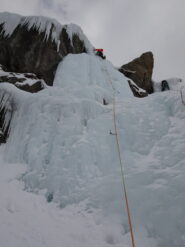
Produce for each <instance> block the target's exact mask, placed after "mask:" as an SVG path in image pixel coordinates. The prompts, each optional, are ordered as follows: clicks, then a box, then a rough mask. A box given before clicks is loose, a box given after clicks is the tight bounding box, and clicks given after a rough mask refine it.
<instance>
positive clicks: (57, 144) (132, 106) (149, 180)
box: [0, 54, 185, 247]
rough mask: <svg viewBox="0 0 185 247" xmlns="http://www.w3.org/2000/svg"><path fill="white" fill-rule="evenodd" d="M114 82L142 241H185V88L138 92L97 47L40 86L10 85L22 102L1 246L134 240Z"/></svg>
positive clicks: (9, 158) (0, 202)
mask: <svg viewBox="0 0 185 247" xmlns="http://www.w3.org/2000/svg"><path fill="white" fill-rule="evenodd" d="M109 80H111V81H112V83H113V86H114V88H115V91H116V119H117V124H118V129H119V135H120V144H121V151H122V152H121V154H122V158H123V160H124V171H125V177H126V184H127V189H128V195H129V203H130V210H131V216H132V223H133V228H134V235H135V242H136V246H137V247H148V246H150V247H169V246H173V247H182V246H185V234H184V232H185V217H184V204H185V196H184V191H185V184H184V179H185V152H184V150H185V132H184V128H185V108H184V105H183V104H182V103H181V100H180V96H179V93H178V92H176V91H166V92H158V93H155V94H153V95H150V96H148V97H146V98H142V99H140V98H135V97H133V95H132V92H131V90H130V88H129V86H128V83H127V79H126V78H124V76H123V75H122V74H121V73H119V72H118V71H117V70H116V69H114V67H113V66H112V64H111V63H110V62H108V61H105V60H102V59H101V58H99V57H95V56H93V55H89V54H79V55H72V54H71V55H68V56H67V57H65V59H64V60H63V61H62V62H61V63H60V64H59V66H58V69H57V72H56V76H55V80H54V86H53V87H47V88H46V89H44V90H43V91H40V92H38V93H37V94H28V93H25V92H22V91H21V92H20V91H19V90H18V89H17V88H15V87H13V86H11V85H9V87H7V86H6V85H0V89H2V90H5V89H6V92H7V93H12V95H14V97H17V101H16V99H15V101H16V102H18V105H17V108H16V110H15V113H14V115H13V119H12V122H11V133H10V136H9V139H8V142H7V143H6V144H5V145H2V146H1V148H0V152H1V153H0V154H1V155H0V158H1V160H0V166H1V168H0V169H1V173H0V219H1V221H0V246H2V247H12V246H14V247H25V246H30V247H33V246H34V247H51V246H53V247H61V246H63V247H72V246H74V247H87V246H88V247H95V246H101V247H108V246H111V245H112V246H115V247H130V246H131V242H130V235H129V231H128V229H129V228H128V223H127V216H126V213H125V208H124V207H123V205H124V202H123V197H122V185H121V176H120V168H119V164H118V153H117V149H116V142H115V136H114V135H110V130H111V131H114V129H113V117H112V100H113V91H112V87H111V85H110V83H109ZM18 92H19V93H18ZM105 102H106V104H105ZM23 189H24V190H23ZM28 191H31V192H35V193H29V192H28ZM49 202H50V203H49Z"/></svg>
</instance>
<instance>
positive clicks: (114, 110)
mask: <svg viewBox="0 0 185 247" xmlns="http://www.w3.org/2000/svg"><path fill="white" fill-rule="evenodd" d="M106 72H107V75H108V78H109V83H110V85H111V87H112V89H113V109H112V111H113V121H114V130H115V134H114V135H115V137H116V144H117V149H118V156H119V164H120V168H121V177H122V186H123V196H124V198H123V199H124V200H125V205H126V212H127V218H128V224H129V229H130V237H131V243H132V247H135V241H134V233H133V228H132V221H131V213H130V208H129V202H128V196H127V189H126V183H125V178H124V169H123V161H122V158H121V149H120V143H119V132H118V128H117V124H116V95H115V88H114V86H113V83H112V80H111V78H110V75H109V73H108V71H107V70H106Z"/></svg>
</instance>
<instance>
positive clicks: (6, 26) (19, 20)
mask: <svg viewBox="0 0 185 247" xmlns="http://www.w3.org/2000/svg"><path fill="white" fill-rule="evenodd" d="M1 24H3V30H2V33H1V34H3V35H4V36H6V37H9V36H11V35H12V34H13V32H14V30H15V29H16V28H17V27H18V26H19V25H20V26H26V28H27V29H28V30H30V29H32V28H33V29H36V30H37V31H38V32H39V33H42V32H44V33H45V41H47V40H48V39H49V37H50V35H51V38H52V41H54V42H55V43H56V44H58V43H59V41H60V35H61V32H62V29H63V28H66V30H67V33H68V35H69V38H70V40H71V44H72V45H73V42H72V39H73V35H74V34H76V35H78V36H79V38H80V39H81V40H82V41H84V44H85V47H86V50H87V52H89V53H93V47H92V45H91V43H90V42H89V40H88V39H87V37H86V36H85V35H84V33H83V31H82V29H81V28H80V27H79V26H77V25H75V24H69V25H61V24H60V23H59V22H58V21H57V20H55V19H53V18H49V17H45V16H21V15H18V14H13V13H9V12H2V13H0V25H1Z"/></svg>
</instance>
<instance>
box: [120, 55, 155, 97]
mask: <svg viewBox="0 0 185 247" xmlns="http://www.w3.org/2000/svg"><path fill="white" fill-rule="evenodd" d="M153 66H154V58H153V54H152V52H146V53H143V54H142V55H141V56H140V57H138V58H136V59H134V60H133V61H131V62H129V63H127V64H125V65H122V66H121V68H120V69H119V71H120V72H121V73H123V74H124V75H125V76H126V77H128V78H130V79H131V80H133V82H134V83H135V84H136V85H137V86H138V87H139V88H141V89H143V90H145V91H146V92H147V93H149V94H150V93H153V84H152V72H153ZM132 90H133V92H134V95H135V96H136V93H137V92H135V91H134V89H133V88H132ZM147 93H146V95H147ZM146 95H145V96H146ZM138 97H140V96H139V95H138Z"/></svg>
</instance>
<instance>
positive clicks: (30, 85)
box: [0, 65, 45, 93]
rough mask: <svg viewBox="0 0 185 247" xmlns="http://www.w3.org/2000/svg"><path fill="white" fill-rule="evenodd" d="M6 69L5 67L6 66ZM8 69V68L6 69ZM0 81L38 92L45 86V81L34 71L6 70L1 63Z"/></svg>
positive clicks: (30, 91)
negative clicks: (15, 71) (33, 72)
mask: <svg viewBox="0 0 185 247" xmlns="http://www.w3.org/2000/svg"><path fill="white" fill-rule="evenodd" d="M4 69H5V68H4ZM5 70H6V69H5ZM0 83H11V84H13V85H15V86H16V87H17V88H19V89H21V90H24V91H27V92H29V93H37V92H38V91H40V90H42V89H44V88H45V82H44V81H43V80H39V79H38V78H37V76H36V75H35V74H32V73H24V74H21V73H13V72H5V71H3V69H2V66H1V65H0Z"/></svg>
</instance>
